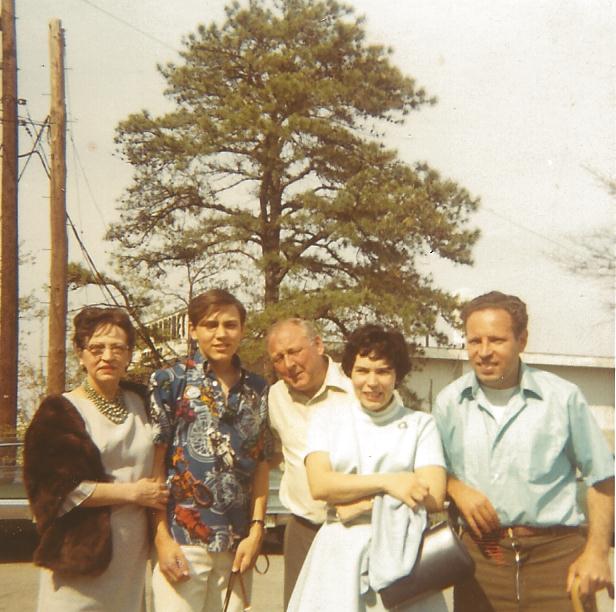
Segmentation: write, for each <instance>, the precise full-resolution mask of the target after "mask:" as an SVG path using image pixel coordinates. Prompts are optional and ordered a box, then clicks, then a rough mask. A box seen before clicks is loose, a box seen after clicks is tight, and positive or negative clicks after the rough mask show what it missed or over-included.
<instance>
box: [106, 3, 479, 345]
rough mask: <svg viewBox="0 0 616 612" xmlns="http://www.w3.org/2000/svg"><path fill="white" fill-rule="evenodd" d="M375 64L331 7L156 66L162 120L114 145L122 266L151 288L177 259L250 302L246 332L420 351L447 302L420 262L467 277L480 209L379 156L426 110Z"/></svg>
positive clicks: (271, 15)
mask: <svg viewBox="0 0 616 612" xmlns="http://www.w3.org/2000/svg"><path fill="white" fill-rule="evenodd" d="M390 55H391V49H386V48H383V47H381V46H377V45H372V44H369V43H368V42H367V41H366V35H365V29H364V26H363V20H362V19H361V18H357V17H356V16H355V15H354V13H353V11H352V9H351V8H349V7H347V6H345V5H343V4H339V3H338V2H335V1H334V0H314V1H311V0H270V1H265V0H251V1H250V2H249V3H248V4H247V5H246V6H240V4H239V3H233V4H231V5H230V6H228V7H227V9H226V19H225V21H224V23H223V24H222V25H221V26H218V25H216V24H212V25H209V26H207V27H206V26H199V27H198V29H197V31H196V32H195V33H194V34H191V35H189V36H188V37H187V38H186V39H185V41H184V44H183V51H182V52H181V58H182V60H181V61H180V62H179V63H175V64H174V63H170V64H167V65H165V66H160V67H159V70H160V72H161V74H162V75H163V77H164V78H165V80H166V83H167V89H166V95H167V96H168V97H169V98H170V100H171V101H172V103H173V104H174V109H173V110H172V111H171V112H169V113H168V114H165V115H163V116H160V117H154V116H152V115H151V114H150V113H149V112H147V111H142V112H140V113H138V114H133V115H131V116H129V117H128V118H127V119H126V120H125V121H123V122H122V123H121V124H120V125H119V127H118V129H117V138H116V141H117V143H118V145H119V147H120V150H121V152H122V154H123V155H124V157H125V159H126V160H127V161H128V162H129V163H130V164H131V165H132V166H133V168H134V175H133V182H132V185H131V186H130V187H129V189H128V190H127V192H126V194H125V197H124V199H123V201H122V202H121V204H120V212H121V216H120V220H119V221H118V222H117V223H116V224H115V225H114V226H113V227H112V228H111V230H110V231H109V233H108V238H109V239H111V240H114V241H118V242H119V243H120V245H121V257H122V258H123V261H124V265H125V266H126V265H127V262H128V265H130V266H131V267H133V269H139V267H140V266H141V267H142V268H143V269H144V270H149V271H150V272H151V273H152V274H153V275H158V276H159V277H160V276H161V275H162V277H163V278H165V276H166V275H167V274H169V273H170V270H172V269H173V267H174V266H175V265H177V264H178V262H179V261H181V262H182V265H184V262H185V261H186V254H187V253H191V252H192V253H194V255H195V260H194V261H195V265H196V266H200V268H199V269H200V270H201V271H202V273H203V271H204V270H205V271H206V272H207V274H206V275H205V276H207V283H208V286H215V285H226V286H227V287H229V288H231V289H233V290H236V291H238V292H239V294H241V296H242V297H244V298H245V297H246V296H247V295H248V294H249V298H250V299H251V300H252V306H253V308H254V310H256V311H259V312H260V313H261V314H260V317H259V318H258V320H256V321H255V320H253V326H256V327H257V328H260V329H262V328H263V327H265V326H266V325H267V324H269V323H271V322H272V321H274V320H275V319H277V318H279V317H282V316H285V315H299V316H303V317H306V318H309V319H315V320H321V322H322V323H323V324H324V325H325V326H326V327H329V329H330V330H331V331H334V330H335V331H336V332H338V333H341V334H342V335H345V334H346V333H347V332H348V331H350V330H351V329H352V328H353V327H354V326H355V325H356V324H358V323H359V322H362V321H365V320H379V321H381V322H383V323H390V324H394V325H397V326H400V327H401V328H402V329H403V330H404V331H405V332H406V333H407V334H409V335H412V336H415V337H417V336H422V337H423V336H424V335H427V334H435V322H436V320H437V317H438V316H439V315H442V316H443V317H444V318H445V319H447V320H448V319H449V317H450V316H451V313H452V311H453V309H454V308H455V306H456V305H457V302H456V300H455V298H454V297H453V296H451V295H449V294H447V293H446V292H444V291H441V290H439V289H438V288H436V287H435V286H434V283H433V281H432V279H431V277H430V276H429V275H425V274H422V273H421V272H420V271H419V269H418V265H417V263H418V259H419V258H421V257H423V256H424V255H426V254H427V253H434V254H437V255H438V256H441V257H445V258H447V259H450V260H452V261H454V262H458V263H461V264H470V263H471V247H472V245H473V243H474V242H475V241H476V239H477V237H478V231H476V230H474V229H471V228H469V227H468V226H467V225H468V222H469V216H470V214H471V213H472V212H473V211H474V210H475V209H476V207H477V205H478V201H477V200H476V199H473V198H471V196H470V195H469V194H468V192H467V191H466V190H465V189H464V188H461V187H459V186H458V185H457V184H455V183H454V182H452V181H449V180H444V179H442V178H441V177H440V176H439V174H438V173H437V172H436V171H435V170H433V169H431V168H430V167H428V166H427V165H426V164H424V163H417V164H414V165H411V164H408V163H406V162H404V161H402V160H400V159H398V157H397V154H396V152H395V151H393V150H390V149H388V148H386V146H385V145H384V143H383V140H384V129H385V127H386V126H391V125H400V124H402V123H403V122H404V121H405V119H406V117H407V115H409V114H410V113H411V112H412V111H416V110H419V109H420V108H421V107H423V106H424V105H428V104H432V103H433V102H434V100H433V99H431V98H429V96H428V95H427V94H426V92H425V91H424V90H423V89H421V88H419V87H418V86H417V85H416V84H415V82H414V81H413V79H411V78H409V77H406V76H404V75H402V74H401V72H400V71H399V70H398V69H397V68H396V67H395V66H394V65H392V63H391V62H390ZM169 278H170V277H169ZM167 282H170V281H167Z"/></svg>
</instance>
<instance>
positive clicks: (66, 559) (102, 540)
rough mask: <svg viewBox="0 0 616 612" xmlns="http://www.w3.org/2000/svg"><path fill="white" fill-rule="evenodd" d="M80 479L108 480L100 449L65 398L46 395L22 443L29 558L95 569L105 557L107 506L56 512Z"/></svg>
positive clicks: (63, 568) (67, 569)
mask: <svg viewBox="0 0 616 612" xmlns="http://www.w3.org/2000/svg"><path fill="white" fill-rule="evenodd" d="M83 480H92V481H96V482H109V480H110V477H109V476H108V475H107V474H106V473H105V468H104V467H103V463H102V460H101V456H100V452H99V450H98V448H97V447H96V446H95V444H94V442H93V441H92V439H91V438H90V436H89V435H88V433H87V431H86V427H85V423H84V421H83V419H82V417H81V415H80V414H79V412H78V411H77V409H76V408H75V407H74V406H73V404H72V403H71V402H69V401H68V400H67V399H66V398H65V397H63V396H61V395H50V396H48V397H46V398H45V399H44V400H43V402H42V403H41V405H40V407H39V409H38V410H37V412H36V414H35V415H34V418H33V419H32V422H31V423H30V426H29V427H28V431H27V432H26V437H25V445H24V482H25V485H26V491H27V493H28V498H29V500H30V507H31V509H32V513H33V514H34V517H35V519H36V525H37V529H38V531H39V534H40V536H41V539H40V543H39V546H38V548H37V549H36V551H35V552H34V563H35V564H36V565H40V566H42V567H47V568H49V569H51V570H53V571H55V572H60V573H64V574H69V575H75V574H77V575H84V574H85V575H94V576H95V575H98V574H101V573H102V572H104V571H105V569H106V568H107V566H108V565H109V562H110V560H111V509H110V507H109V506H101V507H94V508H82V507H79V506H78V507H75V508H73V509H72V510H70V511H69V512H67V513H66V514H64V515H62V516H60V517H58V513H59V511H60V508H61V506H62V503H63V501H64V499H65V498H66V496H67V495H68V494H69V493H70V492H71V491H72V490H73V489H74V488H75V487H76V486H77V485H78V484H79V483H80V482H81V481H83Z"/></svg>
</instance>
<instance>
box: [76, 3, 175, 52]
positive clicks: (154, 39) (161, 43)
mask: <svg viewBox="0 0 616 612" xmlns="http://www.w3.org/2000/svg"><path fill="white" fill-rule="evenodd" d="M81 1H82V2H83V3H84V4H87V5H88V6H91V7H92V8H94V9H96V10H97V11H100V12H101V13H104V14H105V15H107V16H108V17H111V18H112V19H115V20H116V21H118V22H119V23H122V24H123V25H125V26H126V27H128V28H130V29H131V30H134V31H135V32H138V33H139V34H141V35H142V36H145V37H146V38H149V39H150V40H153V41H154V42H157V43H158V44H159V45H162V46H163V47H166V48H167V49H170V50H171V51H173V52H177V49H176V48H175V47H172V46H171V45H170V44H168V43H166V42H165V41H164V40H161V39H160V38H156V36H154V35H153V34H150V33H149V32H146V31H145V30H142V29H140V28H138V27H137V26H135V25H133V24H132V23H130V22H129V21H126V20H125V19H122V18H121V17H118V16H117V15H114V14H113V13H111V12H109V11H108V10H106V9H104V8H101V7H100V6H97V5H96V4H94V3H93V2H90V0H81Z"/></svg>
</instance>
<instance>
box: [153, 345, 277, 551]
mask: <svg viewBox="0 0 616 612" xmlns="http://www.w3.org/2000/svg"><path fill="white" fill-rule="evenodd" d="M237 363H238V367H239V360H238V362H237ZM240 372H241V375H240V380H239V381H238V382H237V384H235V385H234V386H233V387H232V388H231V389H229V392H228V398H227V401H225V397H224V394H223V392H222V389H221V385H220V383H219V381H218V379H217V377H216V375H215V374H214V372H213V371H212V370H211V369H210V368H208V363H207V361H206V360H204V358H203V357H202V356H201V354H200V353H199V351H197V352H196V353H195V356H194V359H188V360H186V361H185V362H181V363H177V364H175V365H174V366H172V367H169V368H164V369H162V370H158V371H156V372H154V374H152V377H151V380H150V386H151V404H152V406H151V410H152V421H153V428H154V442H155V443H156V444H167V445H168V447H169V448H168V454H167V484H168V486H169V490H170V493H171V495H170V498H169V505H168V509H167V516H168V521H169V527H170V530H171V533H172V535H173V538H174V539H175V540H176V542H178V543H179V544H196V545H201V546H206V547H207V550H208V551H209V552H224V551H228V550H232V549H233V548H234V547H235V545H236V544H237V543H238V541H239V540H240V539H242V538H244V537H246V535H247V533H248V528H249V526H250V518H251V517H250V515H249V512H250V503H251V494H252V486H251V485H252V476H253V473H254V471H255V468H256V466H257V463H258V462H259V461H262V460H264V459H266V458H267V457H268V456H269V455H270V454H271V441H270V440H271V436H270V434H269V429H268V427H267V402H266V398H267V393H266V390H267V384H266V382H265V380H264V379H263V378H261V377H260V376H258V375H256V374H253V373H251V372H248V371H246V370H244V369H243V368H240Z"/></svg>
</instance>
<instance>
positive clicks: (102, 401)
mask: <svg viewBox="0 0 616 612" xmlns="http://www.w3.org/2000/svg"><path fill="white" fill-rule="evenodd" d="M82 387H83V390H84V391H85V394H86V397H87V398H88V399H89V400H90V401H91V402H92V403H93V404H94V405H95V406H96V408H97V410H98V411H99V412H100V413H101V414H102V415H104V416H106V417H107V418H108V419H109V420H110V421H111V422H112V423H115V424H116V425H119V424H120V423H124V421H126V417H127V416H128V409H127V408H126V404H125V403H124V397H123V394H122V391H121V390H120V391H118V394H117V396H116V398H115V399H114V400H111V401H110V400H108V399H107V398H105V397H103V396H102V395H101V394H100V393H98V392H97V391H96V390H95V389H94V388H93V387H92V385H90V383H89V382H88V379H87V378H86V379H85V380H84V381H83V384H82Z"/></svg>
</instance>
